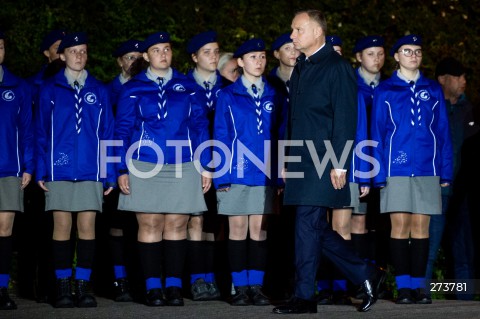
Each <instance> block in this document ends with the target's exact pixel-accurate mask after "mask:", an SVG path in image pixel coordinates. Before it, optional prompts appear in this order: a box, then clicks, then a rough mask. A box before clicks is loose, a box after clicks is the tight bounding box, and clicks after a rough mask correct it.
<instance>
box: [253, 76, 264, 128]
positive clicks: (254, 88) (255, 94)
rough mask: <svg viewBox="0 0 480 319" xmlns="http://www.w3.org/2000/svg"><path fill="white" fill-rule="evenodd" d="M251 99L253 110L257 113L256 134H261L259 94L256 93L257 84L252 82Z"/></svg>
mask: <svg viewBox="0 0 480 319" xmlns="http://www.w3.org/2000/svg"><path fill="white" fill-rule="evenodd" d="M252 92H253V100H254V101H255V112H256V113H257V134H262V133H263V129H262V107H261V102H260V94H258V90H257V86H256V85H255V84H252Z"/></svg>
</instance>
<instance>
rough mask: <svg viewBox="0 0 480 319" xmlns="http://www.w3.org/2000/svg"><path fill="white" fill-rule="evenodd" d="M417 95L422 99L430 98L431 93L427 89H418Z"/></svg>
mask: <svg viewBox="0 0 480 319" xmlns="http://www.w3.org/2000/svg"><path fill="white" fill-rule="evenodd" d="M417 96H418V98H419V99H420V100H422V101H428V100H430V93H429V92H428V91H427V90H420V91H418V93H417Z"/></svg>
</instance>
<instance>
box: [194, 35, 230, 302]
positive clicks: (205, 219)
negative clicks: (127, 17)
mask: <svg viewBox="0 0 480 319" xmlns="http://www.w3.org/2000/svg"><path fill="white" fill-rule="evenodd" d="M219 50H220V49H219V45H218V42H217V33H216V32H215V31H207V32H203V33H199V34H197V35H195V36H194V37H192V38H191V39H190V40H189V42H188V44H187V53H189V54H190V55H191V57H192V60H193V62H195V68H194V69H193V70H191V71H190V72H188V74H187V77H188V78H189V79H190V80H192V81H193V82H195V83H196V85H195V91H196V92H197V93H196V97H197V100H199V101H200V103H201V105H202V106H203V107H204V109H205V113H206V114H207V116H208V119H209V127H210V137H211V136H212V128H213V116H214V114H215V107H216V104H217V97H218V94H219V92H220V90H221V88H222V87H224V86H225V84H226V81H225V80H224V79H223V78H222V77H221V76H220V73H219V72H218V71H217V64H218V57H219ZM205 201H206V203H207V206H208V210H207V211H206V212H204V213H203V214H198V215H192V217H190V221H189V223H188V243H189V254H188V255H189V266H190V284H191V289H190V290H191V293H192V299H193V300H213V299H218V298H219V297H220V291H219V289H218V286H217V284H216V281H215V274H214V260H215V256H214V253H215V242H214V241H215V236H216V234H217V233H218V228H219V227H218V226H219V225H218V223H219V220H218V218H217V207H216V206H217V198H216V194H215V190H214V189H213V188H212V189H210V191H209V192H208V193H206V194H205Z"/></svg>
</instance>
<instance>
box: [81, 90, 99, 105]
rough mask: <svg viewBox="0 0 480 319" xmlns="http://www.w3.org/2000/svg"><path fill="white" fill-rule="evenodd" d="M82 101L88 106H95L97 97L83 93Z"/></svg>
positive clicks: (89, 93)
mask: <svg viewBox="0 0 480 319" xmlns="http://www.w3.org/2000/svg"><path fill="white" fill-rule="evenodd" d="M83 99H84V100H85V102H87V103H88V104H95V103H96V102H97V96H96V95H95V94H94V93H92V92H87V93H85V95H84V96H83Z"/></svg>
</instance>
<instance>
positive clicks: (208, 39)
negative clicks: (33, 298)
mask: <svg viewBox="0 0 480 319" xmlns="http://www.w3.org/2000/svg"><path fill="white" fill-rule="evenodd" d="M213 42H217V32H215V31H207V32H202V33H199V34H197V35H195V36H194V37H192V38H191V39H190V41H188V44H187V53H189V54H192V53H196V52H197V51H198V50H200V48H201V47H203V46H204V45H205V44H207V43H213Z"/></svg>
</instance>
